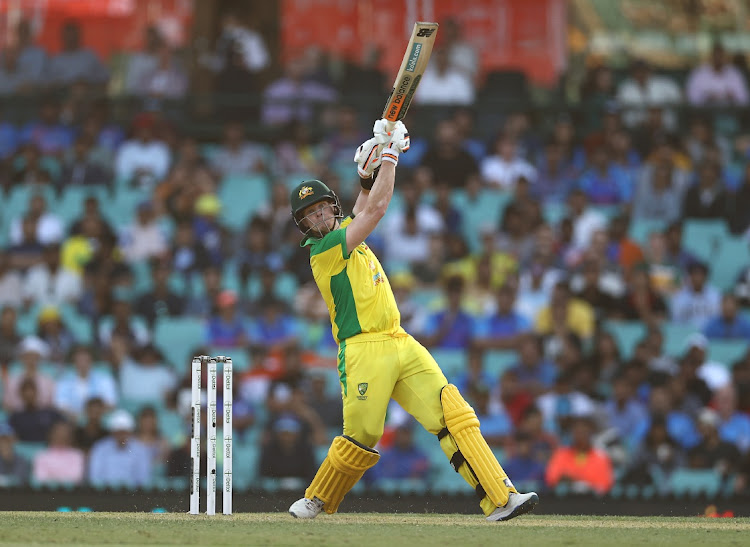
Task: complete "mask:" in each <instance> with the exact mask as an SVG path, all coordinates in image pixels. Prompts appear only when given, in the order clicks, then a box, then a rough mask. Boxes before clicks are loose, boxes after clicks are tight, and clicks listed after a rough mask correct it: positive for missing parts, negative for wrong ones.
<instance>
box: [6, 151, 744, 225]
mask: <svg viewBox="0 0 750 547" xmlns="http://www.w3.org/2000/svg"><path fill="white" fill-rule="evenodd" d="M0 155H1V154H0ZM727 204H728V215H729V229H730V230H731V231H732V234H734V235H740V236H744V237H745V239H748V240H750V163H748V164H746V165H745V172H744V175H743V177H742V183H741V186H740V187H739V188H738V189H737V190H736V191H735V192H734V193H733V194H731V195H730V196H729V199H728V200H727Z"/></svg>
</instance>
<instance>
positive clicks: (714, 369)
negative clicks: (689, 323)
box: [673, 332, 731, 406]
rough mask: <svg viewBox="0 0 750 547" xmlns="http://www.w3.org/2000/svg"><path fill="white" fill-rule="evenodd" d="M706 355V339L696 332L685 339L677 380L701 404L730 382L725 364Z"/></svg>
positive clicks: (708, 400)
mask: <svg viewBox="0 0 750 547" xmlns="http://www.w3.org/2000/svg"><path fill="white" fill-rule="evenodd" d="M707 357H708V340H707V339H706V337H705V336H703V335H702V334H700V333H698V332H696V333H693V334H691V335H690V336H689V337H688V339H687V351H686V352H685V355H684V356H683V357H682V362H681V363H680V365H681V366H680V373H679V374H680V375H679V378H678V379H677V380H675V379H673V382H675V381H679V380H682V381H683V382H684V383H685V389H686V390H687V392H688V393H689V394H692V395H694V396H695V397H697V398H698V399H699V400H700V402H701V405H702V406H705V405H707V404H709V403H710V402H711V398H712V392H713V391H716V390H717V389H721V388H723V387H726V386H727V385H729V383H730V382H731V376H730V375H729V372H728V370H727V365H725V364H722V363H717V362H715V361H710V360H709V359H707Z"/></svg>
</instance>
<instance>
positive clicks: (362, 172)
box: [354, 138, 382, 179]
mask: <svg viewBox="0 0 750 547" xmlns="http://www.w3.org/2000/svg"><path fill="white" fill-rule="evenodd" d="M381 150H382V148H381V146H380V143H379V142H378V140H377V139H376V138H372V139H370V140H369V141H365V142H363V143H362V144H360V145H359V148H357V152H356V153H355V154H354V161H355V162H356V163H357V172H358V173H359V178H361V179H369V178H371V177H372V173H373V171H375V169H377V168H378V167H380V152H381Z"/></svg>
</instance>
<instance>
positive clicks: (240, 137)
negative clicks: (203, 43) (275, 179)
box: [209, 120, 286, 213]
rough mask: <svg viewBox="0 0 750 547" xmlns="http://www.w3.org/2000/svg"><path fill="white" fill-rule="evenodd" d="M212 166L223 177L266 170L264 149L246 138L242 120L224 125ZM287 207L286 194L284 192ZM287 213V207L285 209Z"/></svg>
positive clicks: (211, 159)
mask: <svg viewBox="0 0 750 547" xmlns="http://www.w3.org/2000/svg"><path fill="white" fill-rule="evenodd" d="M209 162H210V164H211V167H212V168H213V169H214V171H216V172H217V173H219V174H220V175H221V176H222V177H231V176H249V175H252V174H254V173H262V172H263V171H264V170H265V167H266V166H265V164H264V161H263V150H262V149H261V147H260V146H259V145H257V144H253V143H250V142H247V141H246V140H245V129H244V127H243V125H242V122H241V121H240V120H233V121H230V122H228V123H227V124H226V125H225V126H224V141H223V143H222V145H221V146H220V147H219V149H218V150H216V152H215V153H214V154H211V156H210V158H209ZM284 200H285V201H284V206H285V207H286V194H284ZM284 212H285V213H286V209H285V210H284Z"/></svg>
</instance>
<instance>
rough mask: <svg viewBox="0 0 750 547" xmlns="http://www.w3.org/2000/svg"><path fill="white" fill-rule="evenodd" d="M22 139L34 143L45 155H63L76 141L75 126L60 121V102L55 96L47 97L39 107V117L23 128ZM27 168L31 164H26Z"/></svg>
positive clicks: (29, 143) (36, 148)
mask: <svg viewBox="0 0 750 547" xmlns="http://www.w3.org/2000/svg"><path fill="white" fill-rule="evenodd" d="M21 141H22V142H23V143H24V144H27V145H33V146H34V148H35V150H36V151H38V152H40V153H41V154H44V155H56V156H59V155H62V154H63V152H64V151H66V150H68V149H69V148H70V147H71V146H72V145H73V142H74V132H73V128H71V127H68V126H66V125H64V124H63V123H61V121H60V103H59V102H58V101H57V100H56V99H53V98H45V99H44V100H43V101H42V104H41V106H40V107H39V116H38V118H37V119H35V120H33V121H30V122H29V123H27V124H26V125H25V126H24V127H23V129H22V130H21ZM25 167H26V169H29V168H30V167H31V166H30V165H28V164H27V165H26V166H25Z"/></svg>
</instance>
